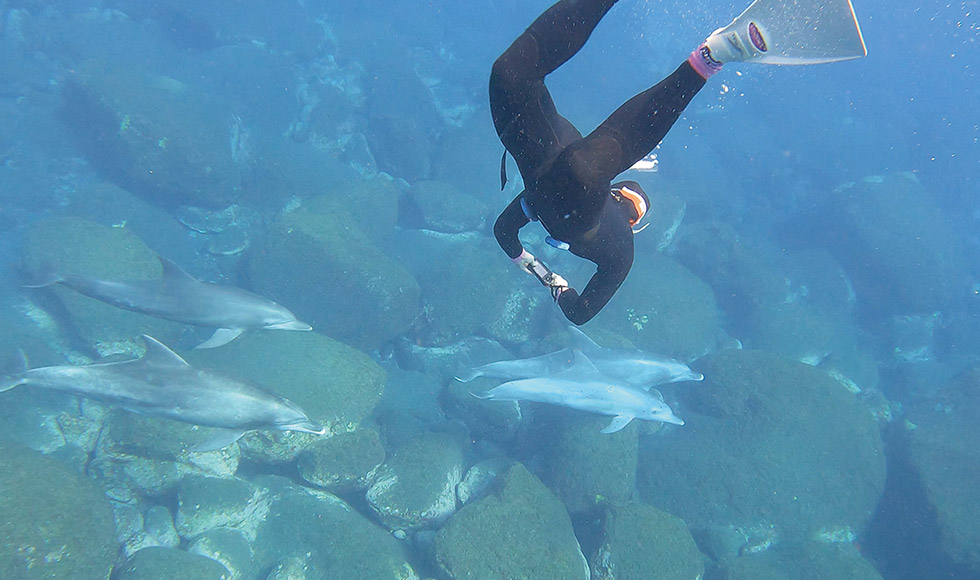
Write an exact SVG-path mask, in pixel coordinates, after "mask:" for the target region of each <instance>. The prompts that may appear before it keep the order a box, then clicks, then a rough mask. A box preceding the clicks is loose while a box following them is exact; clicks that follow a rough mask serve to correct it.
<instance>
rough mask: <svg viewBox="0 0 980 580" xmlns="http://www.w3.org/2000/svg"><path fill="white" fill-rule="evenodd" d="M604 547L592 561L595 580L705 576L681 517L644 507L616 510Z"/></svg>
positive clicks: (609, 520)
mask: <svg viewBox="0 0 980 580" xmlns="http://www.w3.org/2000/svg"><path fill="white" fill-rule="evenodd" d="M604 532H605V534H604V538H603V541H602V546H600V547H599V551H598V552H597V553H596V555H595V557H594V558H593V559H592V578H593V580H646V579H648V578H657V580H689V579H691V578H701V577H702V576H703V575H704V562H703V559H702V556H701V553H700V552H698V547H697V545H696V544H695V543H694V538H692V537H691V533H690V532H689V531H687V526H685V525H684V522H683V521H682V520H681V519H680V518H678V517H677V516H673V515H671V514H668V513H666V512H662V511H660V510H658V509H657V508H655V507H653V506H650V505H645V504H641V503H629V504H625V505H618V506H614V507H612V508H611V509H610V510H609V512H608V513H607V514H606V521H605V525H604Z"/></svg>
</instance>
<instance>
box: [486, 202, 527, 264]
mask: <svg viewBox="0 0 980 580" xmlns="http://www.w3.org/2000/svg"><path fill="white" fill-rule="evenodd" d="M523 195H524V192H521V195H518V196H517V197H515V198H514V200H513V201H511V202H510V204H509V205H508V206H507V207H506V208H504V211H502V212H500V215H499V216H497V221H496V222H494V224H493V236H494V237H495V238H497V243H498V244H500V247H501V249H503V251H504V253H505V254H507V257H508V258H510V259H511V260H517V258H519V257H520V256H521V254H522V253H524V246H522V245H521V240H520V238H519V237H518V236H517V232H519V231H520V229H521V228H523V227H524V226H526V225H527V224H528V223H529V222H530V220H529V219H527V216H526V215H524V210H523V209H521V196H523Z"/></svg>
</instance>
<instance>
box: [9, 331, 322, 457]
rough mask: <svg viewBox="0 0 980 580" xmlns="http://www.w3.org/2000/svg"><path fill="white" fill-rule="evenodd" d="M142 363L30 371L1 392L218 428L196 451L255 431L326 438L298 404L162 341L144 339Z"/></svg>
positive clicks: (46, 368) (118, 363)
mask: <svg viewBox="0 0 980 580" xmlns="http://www.w3.org/2000/svg"><path fill="white" fill-rule="evenodd" d="M143 340H144V341H145V342H146V354H145V355H144V356H143V357H141V358H138V359H133V360H127V361H122V362H113V363H95V364H88V365H77V366H51V367H40V368H36V369H31V370H28V371H26V372H24V373H22V374H20V375H18V376H15V377H10V378H8V379H6V380H3V381H0V393H2V392H4V391H8V390H10V389H12V388H14V387H17V386H19V385H27V386H31V387H37V388H42V389H49V390H52V391H60V392H64V393H70V394H72V395H77V396H80V397H85V398H88V399H94V400H97V401H101V402H104V403H108V404H111V405H114V406H116V407H119V408H121V409H125V410H127V411H132V412H135V413H141V414H144V415H151V416H154V417H164V418H167V419H174V420H177V421H183V422H185V423H191V424H194V425H201V426H204V427H215V428H218V429H220V431H219V432H218V433H217V434H216V435H215V436H214V438H212V439H211V440H210V441H207V442H205V443H202V444H201V445H199V446H197V447H196V448H195V451H212V450H215V449H221V448H222V447H225V446H227V445H230V444H231V443H233V442H235V441H237V440H238V438H240V437H241V436H242V435H243V434H244V433H245V431H249V430H252V429H278V430H281V431H302V432H304V433H314V434H317V435H322V434H323V433H324V432H325V431H324V428H323V427H322V426H320V425H318V424H316V423H314V422H313V421H312V420H310V418H309V417H308V416H307V415H306V413H305V412H304V411H303V409H301V408H300V407H299V405H297V404H296V403H294V402H292V401H290V400H289V399H286V398H284V397H280V396H278V395H275V394H273V393H270V392H268V391H266V390H264V389H262V388H260V387H258V386H256V385H254V384H251V383H248V382H245V381H240V380H238V379H233V378H231V377H228V376H225V375H222V374H219V373H216V372H214V371H210V370H206V369H199V368H195V367H193V366H191V365H189V364H188V363H187V361H185V360H184V359H183V358H181V357H180V355H178V354H177V353H175V352H174V351H172V350H170V349H169V348H167V347H166V346H165V345H164V344H163V343H161V342H159V341H157V340H156V339H154V338H152V337H150V336H147V335H143Z"/></svg>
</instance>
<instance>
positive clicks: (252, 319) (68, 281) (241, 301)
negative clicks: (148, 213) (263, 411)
mask: <svg viewBox="0 0 980 580" xmlns="http://www.w3.org/2000/svg"><path fill="white" fill-rule="evenodd" d="M157 257H158V258H159V259H160V263H161V264H162V265H163V276H162V277H161V278H160V279H157V280H136V281H128V282H116V281H112V280H100V279H98V278H89V277H87V276H78V275H75V274H64V275H58V274H48V279H45V280H44V281H42V282H40V283H38V284H31V285H29V287H31V288H41V287H44V286H50V285H51V284H61V285H63V286H67V287H68V288H71V289H72V290H74V291H75V292H78V293H79V294H84V295H85V296H88V297H90V298H95V299H96V300H100V301H102V302H105V303H106V304H112V305H113V306H118V307H119V308H124V309H126V310H132V311H133V312H139V313H141V314H147V315H149V316H155V317H157V318H165V319H167V320H173V321H174V322H181V323H184V324H192V325H194V326H203V327H207V328H216V329H217V330H216V331H215V332H214V334H213V335H212V336H211V338H209V339H208V340H206V341H204V342H203V343H201V344H199V345H198V346H197V348H214V347H216V346H222V345H224V344H228V343H229V342H231V341H233V340H235V339H236V338H237V337H238V335H239V334H241V333H242V331H244V330H247V329H252V328H264V329H268V330H304V331H305V330H312V329H313V327H311V326H310V325H309V324H306V323H305V322H300V321H299V320H297V319H296V316H295V315H294V314H293V313H292V312H290V311H289V310H287V309H286V308H284V307H283V306H281V305H279V304H277V303H276V302H273V301H272V300H269V299H268V298H263V297H261V296H259V295H257V294H253V293H251V292H248V291H246V290H242V289H241V288H235V287H234V286H220V285H218V284H209V283H205V282H200V281H198V280H197V279H195V278H194V277H193V276H191V275H190V274H188V273H187V272H185V271H184V270H182V269H181V268H180V266H178V265H177V264H175V263H173V262H171V261H170V260H168V259H166V258H164V257H163V256H157Z"/></svg>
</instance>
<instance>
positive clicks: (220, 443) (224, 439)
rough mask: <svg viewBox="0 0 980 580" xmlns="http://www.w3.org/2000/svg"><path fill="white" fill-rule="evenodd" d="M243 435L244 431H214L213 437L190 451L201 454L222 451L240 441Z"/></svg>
mask: <svg viewBox="0 0 980 580" xmlns="http://www.w3.org/2000/svg"><path fill="white" fill-rule="evenodd" d="M244 434H245V431H238V430H235V429H215V430H214V435H212V436H211V437H208V438H207V439H205V440H204V441H201V442H200V443H198V444H197V445H195V446H194V447H192V448H191V451H197V452H200V453H203V452H207V451H217V450H219V449H224V448H225V447H228V446H229V445H231V444H232V443H234V442H235V441H238V440H239V439H241V438H242V435H244Z"/></svg>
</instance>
